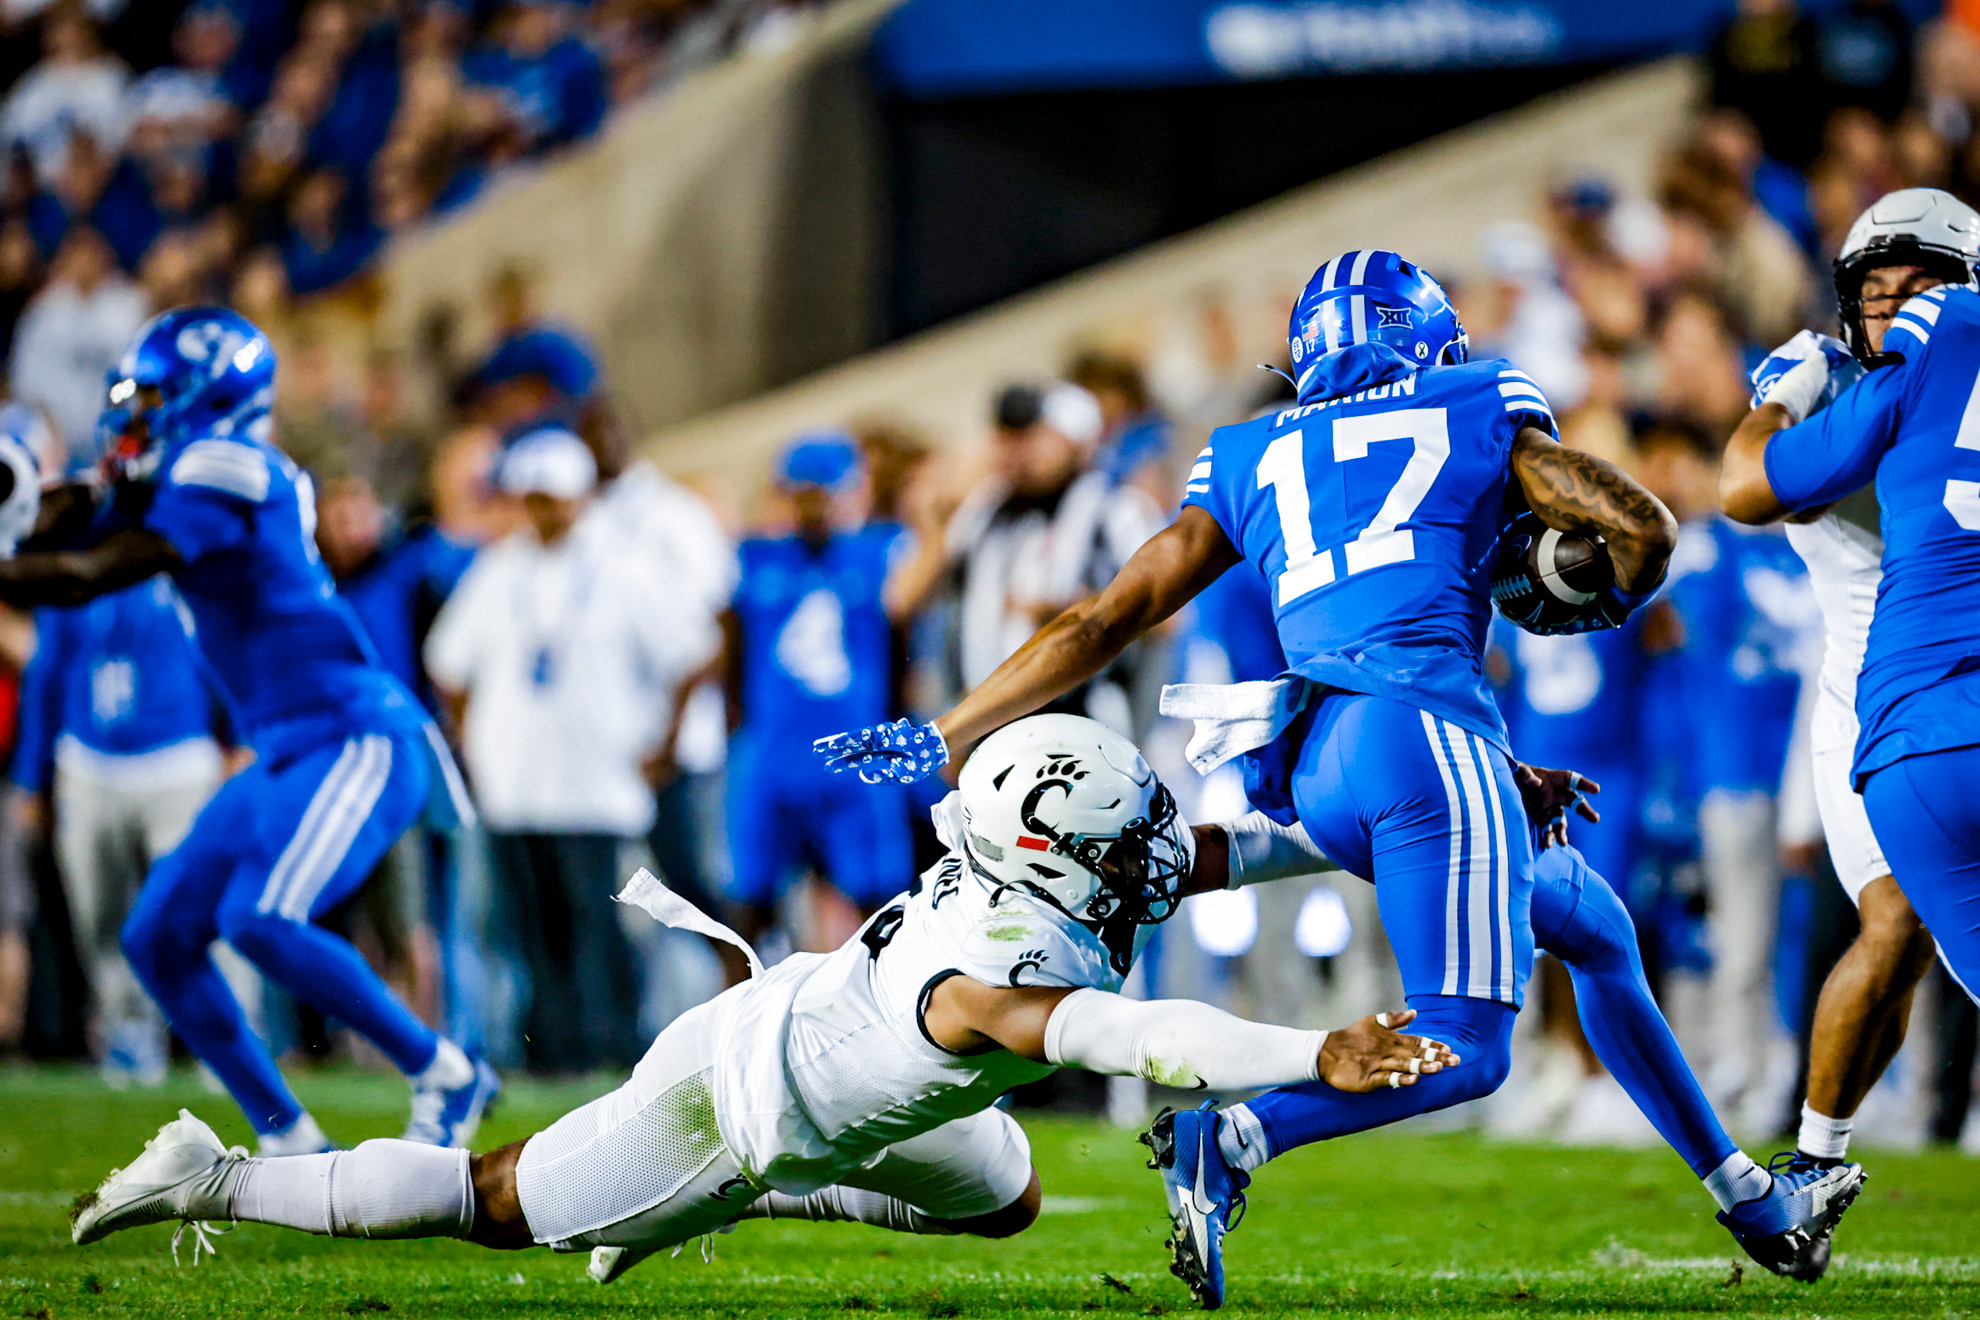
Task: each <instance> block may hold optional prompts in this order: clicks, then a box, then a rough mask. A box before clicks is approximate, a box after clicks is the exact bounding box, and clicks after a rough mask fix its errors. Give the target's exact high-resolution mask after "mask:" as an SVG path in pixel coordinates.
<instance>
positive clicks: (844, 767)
mask: <svg viewBox="0 0 1980 1320" xmlns="http://www.w3.org/2000/svg"><path fill="white" fill-rule="evenodd" d="M811 750H812V751H813V752H815V753H817V754H818V755H819V756H821V757H823V758H824V760H825V768H826V769H828V770H831V771H833V772H834V773H835V774H844V773H845V772H846V771H848V770H850V771H853V772H854V773H856V774H858V775H859V777H860V778H861V779H863V780H865V781H866V782H867V783H869V784H879V783H885V782H887V781H889V780H892V781H893V782H894V783H896V784H912V783H914V782H915V781H916V780H917V779H926V778H928V776H930V775H932V774H934V773H935V772H936V771H937V770H940V769H941V768H942V767H943V766H945V765H947V764H948V763H949V745H948V744H947V743H945V742H943V741H942V731H941V730H940V729H938V728H936V727H935V726H934V725H933V724H916V723H915V722H914V721H913V720H894V721H893V722H892V723H889V724H875V725H872V726H870V727H868V728H864V729H861V730H859V731H858V732H857V733H835V734H833V735H832V736H831V737H829V738H820V739H819V740H818V741H816V742H814V743H812V744H811Z"/></svg>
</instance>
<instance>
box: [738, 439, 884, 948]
mask: <svg viewBox="0 0 1980 1320" xmlns="http://www.w3.org/2000/svg"><path fill="white" fill-rule="evenodd" d="M859 473H860V468H859V453H858V450H856V449H855V448H854V447H853V444H852V441H851V440H850V438H848V437H845V436H841V435H837V434H829V433H828V434H821V435H813V436H806V437H802V438H800V439H799V440H798V441H797V442H795V443H794V444H792V445H791V447H790V448H789V449H787V450H786V451H785V453H784V455H783V458H782V460H781V462H780V465H779V472H778V484H779V485H781V486H782V487H783V488H784V490H785V491H786V492H787V493H788V494H789V495H790V496H791V498H792V502H793V504H794V505H795V507H796V514H797V528H796V531H795V532H794V533H793V534H791V535H788V536H781V537H775V538H761V539H756V540H749V541H744V542H743V543H742V545H741V546H740V547H739V553H740V557H741V561H742V577H741V581H740V583H739V585H738V586H737V587H736V594H735V599H734V601H733V603H732V605H731V607H730V609H731V613H730V616H729V626H728V628H727V633H728V646H727V648H726V654H727V661H728V667H729V673H730V686H731V693H732V696H733V697H734V698H735V699H734V701H733V702H732V709H734V710H735V711H736V712H737V713H738V715H739V716H740V719H741V726H740V727H739V728H738V729H737V731H736V735H735V738H734V741H733V743H732V745H731V749H730V761H729V765H730V775H729V783H730V787H729V847H730V849H731V851H732V853H733V857H734V867H735V879H734V884H733V888H732V890H731V897H733V898H734V899H735V900H736V901H737V902H739V903H741V904H743V905H744V906H746V907H748V908H750V909H751V910H752V914H753V917H754V919H755V920H756V922H757V924H758V925H762V924H766V922H767V918H768V914H769V911H770V909H771V907H772V906H773V905H774V904H775V902H776V899H777V893H778V890H779V889H780V887H781V886H782V885H783V883H784V882H785V881H787V880H788V879H789V878H790V877H791V876H792V875H793V874H794V873H795V872H797V871H798V870H799V869H800V868H802V867H804V866H807V865H815V866H816V867H817V868H818V870H819V872H820V873H821V874H822V875H823V876H824V877H825V879H827V880H828V881H830V882H831V883H832V884H833V885H834V886H836V887H837V888H838V889H839V891H840V892H842V893H843V894H845V895H846V896H847V897H848V898H850V899H852V900H853V901H854V902H855V903H857V904H859V905H860V906H861V907H862V908H863V909H866V910H868V911H871V910H872V909H874V908H876V907H878V906H879V905H880V904H881V903H883V902H885V901H886V900H887V899H889V898H892V897H893V896H894V895H895V894H897V893H899V892H900V890H901V887H902V886H903V885H905V884H906V883H907V882H908V880H910V879H912V878H913V873H914V856H913V846H912V843H911V840H910V835H909V829H908V815H907V812H908V805H907V798H906V795H905V793H904V791H903V790H902V789H901V788H900V787H899V786H898V785H887V786H885V787H884V788H883V789H881V790H880V791H873V790H870V789H869V790H864V791H862V789H861V786H860V785H859V784H858V783H857V782H855V781H853V780H850V779H846V778H843V777H841V776H837V775H833V774H832V773H831V772H830V771H828V770H826V769H825V767H824V766H822V765H820V764H819V763H818V760H817V758H816V757H814V756H812V755H811V754H810V747H811V743H812V741H813V740H814V739H816V738H821V737H823V736H825V735H826V734H829V733H833V732H836V731H838V730H840V729H845V728H857V727H859V726H860V725H864V724H873V723H877V722H879V721H880V720H884V719H885V718H886V717H887V713H888V711H889V709H890V708H891V706H892V704H893V672H894V664H893V626H892V623H891V621H890V620H889V618H888V616H887V610H886V605H885V601H884V599H883V596H884V589H885V587H886V582H887V572H888V569H889V568H890V567H891V565H892V563H893V560H894V557H895V550H896V547H897V546H898V545H899V544H900V540H901V537H902V532H901V529H900V528H899V527H897V526H894V525H892V524H885V523H882V524H875V525H872V526H868V527H864V528H861V529H859V530H856V531H845V530H840V529H838V528H837V527H835V526H834V513H833V509H834V505H835V503H836V502H837V496H838V495H839V494H841V493H843V492H844V491H845V490H846V488H848V487H849V486H851V485H853V484H856V483H857V482H858V480H859Z"/></svg>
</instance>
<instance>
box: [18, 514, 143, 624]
mask: <svg viewBox="0 0 1980 1320" xmlns="http://www.w3.org/2000/svg"><path fill="white" fill-rule="evenodd" d="M182 562H183V561H182V560H181V559H180V558H179V552H178V551H176V550H174V549H173V548H172V543H171V542H170V541H167V540H166V539H165V538H164V537H162V536H160V535H159V534H158V533H156V532H153V531H147V530H145V529H144V528H141V527H127V528H125V529H123V530H121V531H116V532H112V533H110V535H108V536H106V537H104V538H103V539H102V540H101V541H98V542H97V543H96V544H95V545H93V546H90V547H89V548H88V549H87V550H42V551H30V552H29V553H27V554H24V555H17V556H15V557H14V558H12V559H7V560H0V600H4V601H6V602H7V603H8V604H9V605H17V606H21V607H23V608H32V607H34V606H38V605H80V604H82V603H83V602H84V601H89V600H94V599H96V597H98V596H102V595H106V594H108V593H109V592H112V591H121V590H122V589H123V588H125V587H129V586H135V585H136V584H137V583H139V582H142V581H144V580H145V579H146V578H148V577H151V576H152V575H154V574H157V573H169V572H171V571H172V570H173V569H175V568H178V567H179V566H180V565H181V563H182Z"/></svg>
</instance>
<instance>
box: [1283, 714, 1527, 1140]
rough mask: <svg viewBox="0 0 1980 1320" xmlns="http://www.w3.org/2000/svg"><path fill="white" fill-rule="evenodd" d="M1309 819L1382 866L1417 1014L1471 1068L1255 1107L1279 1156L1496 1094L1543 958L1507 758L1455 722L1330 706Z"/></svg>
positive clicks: (1523, 829)
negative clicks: (1536, 955)
mask: <svg viewBox="0 0 1980 1320" xmlns="http://www.w3.org/2000/svg"><path fill="white" fill-rule="evenodd" d="M1293 774H1294V777H1293V798H1294V802H1295V804H1296V806H1297V808H1298V811H1299V818H1300V822H1301V823H1302V824H1303V825H1305V826H1306V830H1307V833H1308V834H1309V835H1311V836H1312V838H1313V841H1314V842H1315V843H1316V844H1318V845H1319V846H1320V849H1321V851H1323V852H1325V853H1326V854H1327V855H1328V856H1329V857H1331V858H1333V859H1334V860H1335V861H1337V862H1339V863H1340V864H1341V866H1342V867H1343V868H1345V869H1346V870H1348V871H1349V872H1351V873H1353V874H1355V875H1362V876H1372V877H1373V878H1374V881H1375V898H1376V903H1377V904H1378V906H1379V907H1380V909H1381V913H1382V927H1383V929H1384V930H1385V931H1386V932H1387V933H1388V936H1389V943H1390V945H1391V947H1392V948H1393V949H1394V950H1395V954H1396V963H1397V966H1398V968H1399V969H1400V970H1401V972H1402V982H1403V995H1404V998H1405V999H1406V1000H1407V1001H1408V1004H1409V1006H1410V1007H1411V1008H1413V1009H1415V1010H1416V1012H1417V1018H1416V1020H1415V1022H1414V1023H1412V1024H1411V1026H1410V1028H1409V1030H1410V1031H1411V1032H1413V1033H1415V1034H1418V1035H1423V1036H1428V1037H1430V1038H1431V1039H1433V1040H1439V1041H1442V1042H1444V1043H1445V1044H1447V1045H1449V1046H1450V1047H1451V1049H1452V1050H1453V1051H1455V1052H1456V1053H1457V1054H1458V1055H1459V1056H1460V1057H1461V1058H1462V1059H1463V1060H1464V1063H1463V1065H1462V1066H1460V1067H1458V1068H1454V1069H1450V1070H1448V1071H1445V1072H1441V1073H1436V1074H1433V1075H1430V1076H1426V1077H1422V1078H1420V1079H1418V1080H1417V1082H1416V1083H1415V1084H1414V1085H1411V1086H1406V1087H1398V1088H1395V1089H1393V1090H1383V1091H1377V1092H1374V1093H1372V1094H1368V1095H1348V1094H1346V1093H1344V1092H1341V1091H1336V1090H1334V1089H1333V1088H1332V1087H1330V1086H1328V1085H1327V1084H1326V1083H1324V1082H1317V1083H1311V1084H1308V1085H1306V1086H1298V1087H1288V1088H1284V1089H1282V1090H1277V1091H1271V1092H1268V1093H1266V1094H1265V1095H1263V1096H1260V1097H1259V1098H1258V1099H1256V1100H1253V1101H1250V1102H1249V1105H1248V1107H1249V1108H1250V1110H1251V1111H1252V1113H1253V1114H1255V1115H1256V1116H1257V1118H1258V1120H1259V1123H1260V1124H1261V1125H1262V1126H1263V1127H1264V1129H1265V1135H1266V1138H1267V1140H1268V1141H1269V1142H1270V1143H1271V1148H1272V1150H1273V1152H1274V1153H1280V1152H1284V1151H1286V1150H1290V1149H1292V1148H1293V1147H1294V1146H1301V1145H1305V1144H1306V1143H1307V1142H1310V1141H1320V1140H1324V1139H1326V1138H1328V1137H1337V1136H1341V1135H1344V1134H1346V1133H1349V1132H1359V1131H1363V1130H1365V1129H1368V1128H1373V1127H1380V1126H1382V1125H1384V1124H1387V1123H1393V1122H1395V1121H1396V1120H1397V1119H1401V1118H1407V1117H1409V1116H1410V1115H1412V1114H1422V1113H1428V1112H1429V1111H1431V1110H1434V1109H1443V1108H1446V1107H1447V1106H1450V1105H1455V1104H1460V1103H1462V1102H1464V1101H1466V1100H1473V1099H1476V1098H1478V1097H1479V1096H1482V1095H1489V1094H1490V1093H1491V1092H1493V1091H1495V1090H1497V1089H1498V1087H1499V1084H1500V1083H1501V1082H1503V1081H1504V1080H1505V1077H1506V1073H1507V1071H1508V1069H1509V1068H1510V1067H1511V1063H1512V1024H1513V1016H1514V1014H1515V1013H1516V1012H1517V1010H1518V1006H1519V1003H1520V997H1521V993H1522V991H1523V988H1524V986H1525V984H1526V978H1527V975H1528V973H1529V972H1530V971H1531V970H1532V966H1533V930H1532V922H1531V914H1530V907H1531V902H1532V890H1533V843H1532V837H1531V832H1530V830H1529V829H1528V827H1527V824H1526V815H1525V811H1524V808H1523V807H1522V806H1521V803H1520V797H1519V790H1518V788H1517V787H1516V786H1515V785H1514V784H1513V779H1512V764H1511V761H1510V760H1509V759H1508V758H1507V756H1506V754H1505V753H1504V752H1502V751H1500V750H1499V749H1498V748H1496V747H1493V746H1492V745H1491V744H1490V743H1487V742H1486V741H1485V740H1484V739H1482V738H1480V737H1478V736H1477V735H1476V734H1473V733H1469V732H1467V731H1465V730H1463V729H1460V728H1458V727H1457V726H1456V725H1454V724H1452V723H1450V722H1449V721H1448V720H1440V719H1438V718H1436V717H1435V716H1433V715H1430V714H1428V713H1427V712H1424V711H1421V710H1418V709H1416V708H1415V707H1413V706H1407V705H1404V704H1403V703H1401V702H1397V701H1390V700H1387V699H1385V698H1381V697H1370V696H1364V695H1360V694H1357V693H1333V694H1330V695H1328V696H1326V697H1324V698H1323V699H1322V700H1321V703H1320V705H1319V707H1318V709H1317V710H1316V711H1315V713H1314V717H1313V724H1312V727H1311V730H1310V731H1309V733H1308V734H1307V737H1306V741H1305V743H1304V744H1303V745H1302V747H1301V749H1300V753H1299V759H1298V762H1297V764H1296V766H1295V769H1294V772H1293Z"/></svg>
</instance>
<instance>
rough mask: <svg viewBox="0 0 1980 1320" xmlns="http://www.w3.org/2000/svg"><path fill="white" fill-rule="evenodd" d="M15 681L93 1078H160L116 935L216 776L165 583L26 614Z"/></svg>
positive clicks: (160, 1065)
mask: <svg viewBox="0 0 1980 1320" xmlns="http://www.w3.org/2000/svg"><path fill="white" fill-rule="evenodd" d="M34 631H35V647H34V659H33V660H32V661H30V662H29V664H28V667H27V672H26V673H25V674H24V675H23V676H22V679H21V720H20V733H19V737H18V739H17V740H16V742H15V745H14V786H15V787H16V788H17V789H20V790H21V791H22V792H24V793H28V794H32V795H34V798H35V801H36V803H37V805H38V806H39V807H40V809H41V810H42V811H43V812H45V811H46V810H47V807H48V805H49V803H50V800H51V799H52V801H53V804H54V807H55V813H54V823H55V828H54V831H53V835H54V844H55V854H56V859H57V861H58V862H59V863H60V869H61V872H62V886H63V892H64V893H65V894H66V895H67V896H68V902H69V920H70V924H71V927H72V929H73V930H74V932H75V939H76V949H77V952H78V953H79V954H80V955H81V957H82V963H83V968H84V970H85V972H86V974H87V975H88V978H89V983H90V993H91V997H92V999H93V1000H94V1003H95V1012H96V1025H97V1028H98V1036H99V1039H100V1043H101V1048H102V1058H103V1069H104V1076H105V1077H106V1079H108V1080H109V1081H110V1083H111V1084H112V1085H113V1086H118V1085H124V1084H127V1083H128V1082H130V1081H132V1080H136V1081H139V1082H142V1083H145V1084H148V1085H156V1084H157V1083H159V1082H161V1081H163V1080H164V1076H165V1065H166V1059H167V1055H166V1040H165V1023H164V1020H163V1019H162V1018H161V1017H160V1016H159V1014H158V1009H157V1008H156V1006H155V1005H153V1003H152V1002H151V1000H150V998H149V997H148V996H147V995H146V994H145V993H144V989H143V987H142V986H140V985H139V984H138V983H137V981H136V979H135V978H133V977H132V976H131V974H130V966H129V964H128V963H127V962H126V960H125V958H124V951H123V946H122V943H121V938H120V932H121V930H122V927H123V924H124V918H125V916H126V915H127V914H128V913H129V911H130V908H131V904H132V903H133V902H134V901H135V899H136V898H137V894H138V890H139V888H140V886H141V885H142V884H143V882H144V878H145V875H146V873H147V872H148V871H149V870H150V869H151V864H152V863H153V862H155V861H156V860H157V859H158V858H160V857H163V856H164V855H165V854H166V853H168V852H170V851H171V850H172V849H173V848H175V847H177V846H178V844H179V841H180V840H182V839H183V838H185V835H186V831H187V830H188V829H190V828H191V826H192V821H193V817H194V816H195V815H196V814H197V813H198V811H199V809H200V808H201V807H202V806H204V805H205V804H206V801H207V799H208V798H209V797H211V796H212V794H213V790H214V789H215V788H216V787H217V786H218V785H219V783H220V779H221V773H222V758H221V752H220V747H219V744H218V743H217V742H216V741H215V739H214V736H213V734H214V728H215V725H216V723H217V722H218V721H217V720H216V716H218V714H219V706H220V703H219V702H218V701H217V700H216V699H215V696H214V693H213V691H212V689H211V687H210V686H209V684H208V682H207V679H206V675H205V673H204V672H203V670H202V668H201V666H200V663H199V658H198V654H197V652H196V651H195V649H194V646H193V643H192V639H191V638H190V637H189V636H188V635H187V633H188V629H187V627H186V624H185V621H184V620H183V619H182V618H181V617H180V605H179V597H178V593H177V592H175V591H173V590H172V583H171V581H170V579H168V578H165V577H155V578H153V579H151V581H149V582H141V583H139V584H138V585H137V586H134V587H126V588H125V589H124V590H122V591H116V592H112V593H110V594H109V595H107V596H99V597H98V598H97V599H95V600H93V601H91V602H90V603H89V604H87V605H84V606H81V607H79V608H76V609H43V610H36V611H35V616H34Z"/></svg>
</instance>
